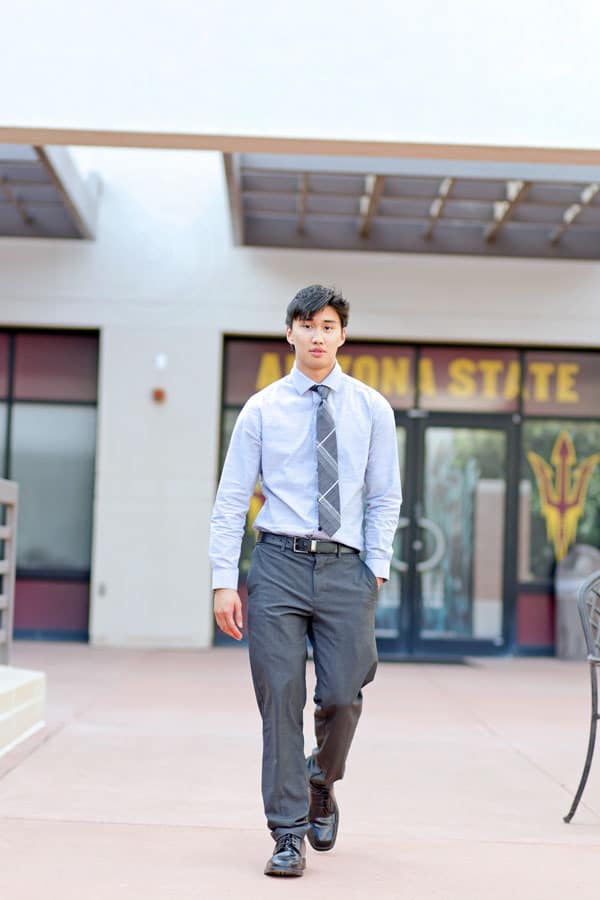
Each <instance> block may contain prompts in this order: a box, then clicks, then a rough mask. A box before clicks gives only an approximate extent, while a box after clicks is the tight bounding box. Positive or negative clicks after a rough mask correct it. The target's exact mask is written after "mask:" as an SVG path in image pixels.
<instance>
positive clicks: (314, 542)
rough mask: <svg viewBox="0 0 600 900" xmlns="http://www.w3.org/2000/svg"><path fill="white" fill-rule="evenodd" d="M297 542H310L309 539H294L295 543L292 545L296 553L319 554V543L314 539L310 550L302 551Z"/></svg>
mask: <svg viewBox="0 0 600 900" xmlns="http://www.w3.org/2000/svg"><path fill="white" fill-rule="evenodd" d="M296 541H308V538H299V537H295V538H294V543H293V544H292V550H293V551H294V553H316V552H317V542H316V540H314V539H312V540H311V541H310V547H309V549H308V550H301V549H300V547H298V546H297V544H296Z"/></svg>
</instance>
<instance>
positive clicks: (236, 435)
mask: <svg viewBox="0 0 600 900" xmlns="http://www.w3.org/2000/svg"><path fill="white" fill-rule="evenodd" d="M260 466H261V417H260V408H259V407H258V405H257V403H256V402H255V400H254V398H250V400H249V401H248V402H247V403H246V405H245V406H244V408H243V409H242V411H241V412H240V414H239V416H238V419H237V421H236V423H235V427H234V429H233V433H232V435H231V441H230V443H229V448H228V450H227V455H226V457H225V463H224V465H223V472H222V474H221V479H220V481H219V487H218V489H217V496H216V499H215V504H214V507H213V513H212V517H211V522H210V540H209V556H210V563H211V568H212V587H213V590H216V589H217V588H231V589H233V590H237V587H238V579H239V569H238V566H239V558H240V551H241V546H242V538H243V535H244V527H245V522H246V515H247V512H248V506H249V503H250V498H251V496H252V494H253V492H254V488H255V485H256V481H257V478H258V477H259V474H260Z"/></svg>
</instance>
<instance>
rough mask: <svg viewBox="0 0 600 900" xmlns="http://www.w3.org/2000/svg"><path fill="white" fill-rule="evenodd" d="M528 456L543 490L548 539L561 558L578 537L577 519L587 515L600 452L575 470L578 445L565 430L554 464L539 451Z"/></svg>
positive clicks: (552, 458) (541, 498)
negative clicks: (586, 510)
mask: <svg viewBox="0 0 600 900" xmlns="http://www.w3.org/2000/svg"><path fill="white" fill-rule="evenodd" d="M527 458H528V459H529V462H530V464H531V468H532V469H533V471H534V473H535V479H536V481H537V486H538V490H539V492H540V501H541V507H542V515H543V516H544V518H545V520H546V533H547V535H548V540H549V541H550V543H551V544H553V545H554V552H555V555H556V559H557V560H561V559H563V558H564V557H565V556H566V555H567V551H568V549H569V547H570V546H571V544H573V543H574V541H575V537H576V535H577V523H578V522H579V519H580V518H581V517H582V516H583V511H584V508H585V498H586V495H587V491H588V487H589V483H590V478H591V477H592V474H593V472H594V469H595V468H596V466H597V465H598V462H599V461H600V453H594V455H593V456H588V457H587V458H586V459H584V460H583V461H582V462H580V463H579V465H578V466H577V468H576V469H575V471H574V472H571V470H572V469H573V466H574V465H575V463H576V462H577V456H576V455H575V447H574V446H573V441H572V440H571V437H570V435H569V434H568V433H567V432H566V431H561V433H560V434H559V436H558V437H557V439H556V443H555V444H554V447H553V448H552V453H551V454H550V460H551V462H552V466H551V465H550V464H549V463H548V462H546V460H545V459H542V457H541V456H538V454H537V453H528V454H527Z"/></svg>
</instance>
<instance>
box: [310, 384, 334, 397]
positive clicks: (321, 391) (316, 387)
mask: <svg viewBox="0 0 600 900" xmlns="http://www.w3.org/2000/svg"><path fill="white" fill-rule="evenodd" d="M330 390H331V388H330V387H327V385H326V384H313V386H312V388H311V391H316V392H317V394H318V395H319V397H320V398H321V400H327V397H328V396H329V391H330Z"/></svg>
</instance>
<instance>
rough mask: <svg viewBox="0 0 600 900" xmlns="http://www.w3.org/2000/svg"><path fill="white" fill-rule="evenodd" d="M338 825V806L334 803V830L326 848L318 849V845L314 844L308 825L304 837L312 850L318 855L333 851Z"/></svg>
mask: <svg viewBox="0 0 600 900" xmlns="http://www.w3.org/2000/svg"><path fill="white" fill-rule="evenodd" d="M339 824H340V811H339V809H338V805H337V803H336V804H335V829H334V832H333V837H332V839H331V843H330V844H328V845H327V846H326V847H319V845H318V844H316V843H315V839H314V836H313V833H312V829H311V828H310V825H309V828H308V831H307V833H306V837H307V839H308V843H309V844H310V846H311V847H312V848H313V850H317V851H318V852H319V853H326V852H327V851H328V850H333V848H334V846H335V842H336V840H337V833H338V827H339Z"/></svg>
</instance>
